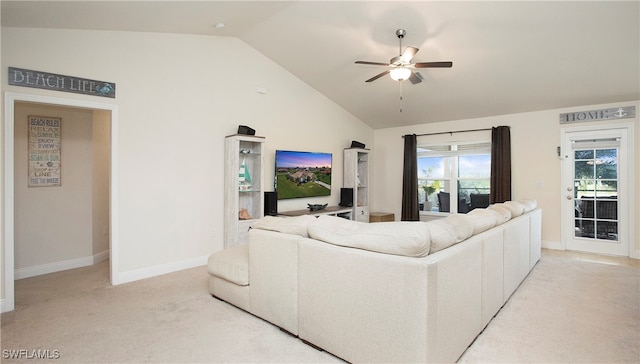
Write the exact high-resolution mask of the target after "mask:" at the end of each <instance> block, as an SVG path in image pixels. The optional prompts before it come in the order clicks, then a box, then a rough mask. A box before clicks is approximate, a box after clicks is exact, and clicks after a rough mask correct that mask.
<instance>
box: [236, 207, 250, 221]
mask: <svg viewBox="0 0 640 364" xmlns="http://www.w3.org/2000/svg"><path fill="white" fill-rule="evenodd" d="M238 219H240V220H251V214H250V213H249V211H248V210H247V209H242V210H240V212H238Z"/></svg>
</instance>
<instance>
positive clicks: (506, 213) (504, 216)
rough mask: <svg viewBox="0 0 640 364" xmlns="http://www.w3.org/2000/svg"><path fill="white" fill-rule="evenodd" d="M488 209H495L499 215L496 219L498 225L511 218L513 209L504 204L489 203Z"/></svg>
mask: <svg viewBox="0 0 640 364" xmlns="http://www.w3.org/2000/svg"><path fill="white" fill-rule="evenodd" d="M487 209H488V210H491V211H494V212H496V213H497V214H498V215H497V218H498V219H497V220H496V226H497V225H500V224H504V223H505V222H507V221H509V220H511V210H509V209H508V208H506V207H504V206H503V205H502V204H494V205H489V207H487Z"/></svg>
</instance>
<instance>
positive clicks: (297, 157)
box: [275, 150, 332, 200]
mask: <svg viewBox="0 0 640 364" xmlns="http://www.w3.org/2000/svg"><path fill="white" fill-rule="evenodd" d="M331 157H332V155H331V153H315V152H297V151H290V150H276V172H275V176H276V181H275V182H276V183H275V184H276V185H275V189H276V191H277V192H278V200H284V199H289V198H301V197H317V196H329V195H331Z"/></svg>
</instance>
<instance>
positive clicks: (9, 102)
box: [0, 92, 120, 312]
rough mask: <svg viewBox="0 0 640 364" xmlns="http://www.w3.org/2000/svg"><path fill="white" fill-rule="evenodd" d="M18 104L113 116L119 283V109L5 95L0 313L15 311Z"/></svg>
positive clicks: (114, 244)
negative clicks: (51, 106) (42, 105)
mask: <svg viewBox="0 0 640 364" xmlns="http://www.w3.org/2000/svg"><path fill="white" fill-rule="evenodd" d="M16 102H33V103H39V104H50V105H56V106H69V107H80V108H86V109H93V110H96V109H97V110H105V111H110V112H111V123H110V124H111V131H110V137H111V142H110V149H111V151H110V159H111V165H110V169H109V171H110V177H109V190H110V196H109V272H110V277H109V278H110V281H111V284H113V285H115V284H118V283H119V282H120V277H119V274H118V271H117V267H118V236H119V234H118V105H114V104H106V103H99V102H93V101H85V100H77V99H65V98H58V97H49V96H42V95H32V94H21V93H14V92H5V94H4V137H3V143H4V156H3V157H4V177H3V179H4V180H3V183H4V208H3V214H4V218H3V227H4V236H3V238H4V251H3V270H4V272H3V273H4V274H3V276H4V282H3V287H4V298H3V299H2V300H1V301H0V306H1V307H0V308H1V312H8V311H13V310H14V309H15V292H14V289H15V286H14V277H15V272H14V268H15V266H14V254H15V246H14V244H15V241H14V238H15V235H14V234H15V232H14V158H15V156H14V144H15V141H14V122H15V120H14V107H15V103H16Z"/></svg>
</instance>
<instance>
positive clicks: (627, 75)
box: [1, 0, 640, 129]
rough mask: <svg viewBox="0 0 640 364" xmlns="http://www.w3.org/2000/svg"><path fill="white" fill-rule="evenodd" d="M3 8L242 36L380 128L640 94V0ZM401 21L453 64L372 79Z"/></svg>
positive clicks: (424, 52) (21, 17)
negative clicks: (411, 76)
mask: <svg viewBox="0 0 640 364" xmlns="http://www.w3.org/2000/svg"><path fill="white" fill-rule="evenodd" d="M1 12H2V26H3V27H40V28H71V29H97V30H125V31H144V32H168V33H189V34H208V35H218V36H233V37H238V38H240V39H241V40H243V41H245V42H246V43H248V44H249V45H251V46H252V47H254V48H256V49H257V50H258V51H260V52H262V53H263V54H264V55H266V56H267V57H269V58H271V59H272V60H274V61H275V62H277V63H278V64H280V65H281V66H282V67H284V68H285V69H287V70H289V71H290V72H291V73H293V74H294V75H296V76H297V77H299V78H300V79H302V80H303V81H304V82H306V83H307V84H309V85H310V86H311V87H313V88H315V89H316V90H318V91H319V92H321V93H323V94H324V95H326V96H327V97H328V98H330V99H331V100H333V101H334V102H336V103H337V104H339V105H341V106H342V107H344V108H345V109H346V110H348V111H349V112H351V113H352V114H354V115H355V116H357V117H358V118H360V119H361V120H363V121H364V122H366V123H367V124H369V125H370V126H371V127H373V128H376V129H378V128H386V127H393V126H401V125H411V124H424V123H430V122H437V121H447V120H458V119H467V118H475V117H483V116H492V115H504V114H510V113H518V112H527V111H535V110H544V109H553V108H562V107H571V106H581V105H590V104H599V103H609V102H621V101H631V100H638V99H640V2H639V1H622V2H612V1H580V2H565V1H553V2H539V1H533V2H525V1H496V2H487V1H466V2H462V1H407V2H401V1H388V2H383V1H255V2H254V1H77V2H76V1H25V0H22V1H2V2H1ZM218 22H223V23H224V24H225V27H224V29H217V28H216V27H215V24H216V23H218ZM398 28H402V29H406V30H407V35H406V37H405V39H404V41H403V46H414V47H417V48H420V51H419V52H418V53H417V55H416V56H415V57H414V61H417V62H429V61H453V68H451V69H447V68H440V69H438V68H436V69H421V70H420V73H421V75H422V76H423V77H424V81H423V82H422V83H420V84H417V85H412V84H411V83H410V82H408V81H404V82H401V83H400V82H396V81H393V80H391V79H390V78H389V77H388V76H386V77H383V78H380V79H378V80H377V81H375V82H372V83H365V82H364V81H365V80H366V79H369V78H371V77H373V76H374V75H376V74H378V73H380V72H382V71H384V68H383V67H376V66H367V65H356V64H354V61H356V60H367V61H376V62H388V61H389V59H390V58H391V57H393V56H396V55H398V52H399V49H398V39H397V38H396V35H395V31H396V29H398ZM247 67H251V65H250V63H249V64H247ZM401 95H402V96H403V97H402V102H401V101H400V96H401ZM401 108H402V112H400V109H401Z"/></svg>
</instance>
